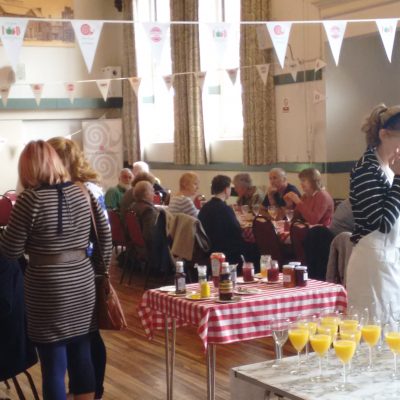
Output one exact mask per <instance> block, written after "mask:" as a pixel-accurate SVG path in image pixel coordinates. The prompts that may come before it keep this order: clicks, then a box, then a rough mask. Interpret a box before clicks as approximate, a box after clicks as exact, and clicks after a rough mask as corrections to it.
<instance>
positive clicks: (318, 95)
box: [313, 90, 326, 104]
mask: <svg viewBox="0 0 400 400" xmlns="http://www.w3.org/2000/svg"><path fill="white" fill-rule="evenodd" d="M325 99H326V96H325V95H324V94H322V93H321V92H319V91H318V90H314V92H313V103H314V104H318V103H321V102H322V101H324V100H325Z"/></svg>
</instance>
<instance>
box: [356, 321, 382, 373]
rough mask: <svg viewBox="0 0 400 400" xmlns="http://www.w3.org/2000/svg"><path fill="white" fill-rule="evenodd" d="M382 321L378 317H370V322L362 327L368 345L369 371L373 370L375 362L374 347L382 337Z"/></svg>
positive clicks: (363, 336)
mask: <svg viewBox="0 0 400 400" xmlns="http://www.w3.org/2000/svg"><path fill="white" fill-rule="evenodd" d="M381 331H382V327H381V321H380V320H378V319H377V318H370V319H369V321H368V323H367V324H366V325H364V326H362V327H361V334H362V338H363V339H364V341H365V343H367V345H368V357H369V358H368V360H369V363H368V367H367V368H366V369H367V371H371V370H373V362H372V348H373V347H375V346H376V345H377V344H378V342H379V339H380V337H381Z"/></svg>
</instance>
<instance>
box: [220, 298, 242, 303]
mask: <svg viewBox="0 0 400 400" xmlns="http://www.w3.org/2000/svg"><path fill="white" fill-rule="evenodd" d="M240 300H242V298H241V297H240V296H234V297H233V298H232V300H220V299H216V300H215V302H216V303H222V304H225V303H237V302H239V301H240Z"/></svg>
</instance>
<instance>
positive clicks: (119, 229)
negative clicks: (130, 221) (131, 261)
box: [108, 210, 126, 253]
mask: <svg viewBox="0 0 400 400" xmlns="http://www.w3.org/2000/svg"><path fill="white" fill-rule="evenodd" d="M108 218H109V221H110V225H111V238H112V246H113V249H115V250H116V251H115V253H117V251H118V247H121V249H122V251H123V250H124V249H125V248H126V237H125V230H124V227H123V226H122V222H121V218H120V216H119V214H118V213H117V212H116V211H114V210H108Z"/></svg>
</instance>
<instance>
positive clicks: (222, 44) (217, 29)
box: [207, 22, 233, 62]
mask: <svg viewBox="0 0 400 400" xmlns="http://www.w3.org/2000/svg"><path fill="white" fill-rule="evenodd" d="M207 26H208V29H209V31H210V34H211V40H212V42H213V43H214V47H215V52H216V55H217V57H218V60H219V61H220V62H222V61H224V59H225V54H226V51H227V49H228V47H229V45H230V43H231V40H232V39H233V29H232V24H227V23H225V22H217V23H208V24H207Z"/></svg>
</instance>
